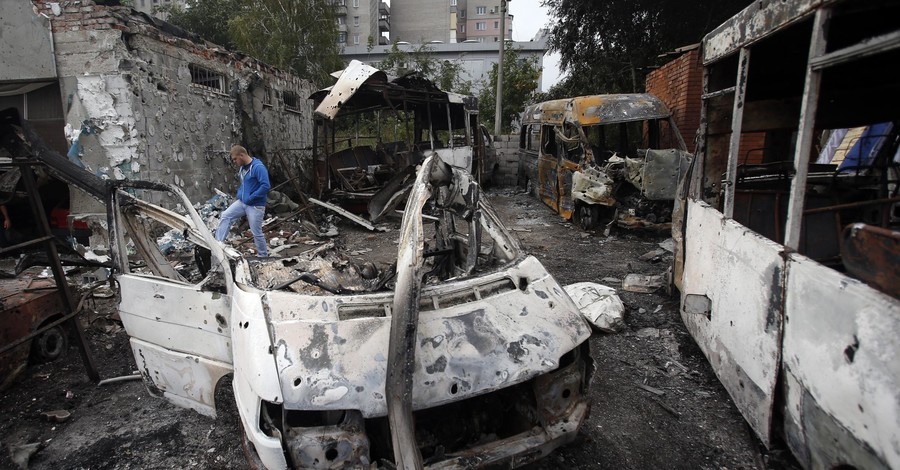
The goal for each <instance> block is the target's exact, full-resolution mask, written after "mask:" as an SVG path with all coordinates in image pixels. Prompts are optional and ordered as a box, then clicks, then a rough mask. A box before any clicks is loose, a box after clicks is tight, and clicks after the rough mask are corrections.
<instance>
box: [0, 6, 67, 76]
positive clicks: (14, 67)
mask: <svg viewBox="0 0 900 470" xmlns="http://www.w3.org/2000/svg"><path fill="white" fill-rule="evenodd" d="M54 77H56V64H55V63H54V62H53V44H52V42H51V40H50V20H49V19H48V18H47V17H46V16H42V15H36V14H34V12H33V11H32V7H31V4H30V3H27V2H23V1H21V0H0V82H4V81H23V80H37V79H47V78H54Z"/></svg>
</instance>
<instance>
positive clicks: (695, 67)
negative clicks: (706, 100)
mask: <svg viewBox="0 0 900 470" xmlns="http://www.w3.org/2000/svg"><path fill="white" fill-rule="evenodd" d="M645 86H646V89H647V93H651V94H653V95H655V96H657V97H659V99H661V100H662V102H663V103H665V104H666V106H668V107H669V110H670V111H671V112H672V117H673V119H674V121H675V125H676V126H678V130H679V131H680V132H681V135H682V137H684V143H685V144H686V145H687V149H688V151H689V152H691V153H693V152H694V146H695V144H696V142H695V136H696V135H697V128H698V127H699V126H700V105H701V101H700V95H701V94H702V92H703V65H702V64H701V63H700V49H699V48H695V49H693V50H690V51H687V52H685V53H684V54H682V55H681V56H679V57H678V58H676V59H675V60H672V61H671V62H669V63H667V64H665V65H663V66H662V67H660V68H658V69H656V70H654V71H653V72H650V74H648V75H647V80H646V83H645Z"/></svg>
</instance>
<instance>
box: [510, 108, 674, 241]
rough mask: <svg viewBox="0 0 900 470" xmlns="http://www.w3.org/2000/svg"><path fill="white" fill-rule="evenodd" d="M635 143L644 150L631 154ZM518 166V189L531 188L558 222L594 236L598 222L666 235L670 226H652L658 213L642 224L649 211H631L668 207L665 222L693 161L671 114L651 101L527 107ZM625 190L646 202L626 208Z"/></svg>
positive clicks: (657, 224) (662, 222)
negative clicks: (560, 219)
mask: <svg viewBox="0 0 900 470" xmlns="http://www.w3.org/2000/svg"><path fill="white" fill-rule="evenodd" d="M628 131H630V132H631V133H632V134H636V135H631V136H628V135H627V132H628ZM614 135H617V136H618V139H614V138H613V136H614ZM638 138H639V139H640V140H641V141H642V142H641V143H640V144H636V145H637V146H636V147H634V146H635V143H634V142H636V141H637V139H638ZM638 149H640V150H638ZM664 149H666V150H664ZM519 158H520V160H519V172H520V177H519V184H520V185H526V186H527V185H530V186H531V188H532V189H533V191H534V194H535V196H536V197H538V198H540V199H541V200H542V201H543V202H544V203H545V204H547V205H548V206H550V207H551V208H553V209H554V210H556V211H557V212H558V213H559V214H560V216H562V217H563V218H565V219H571V220H573V221H575V222H578V223H580V224H581V225H582V226H584V227H585V228H595V227H596V226H597V225H598V224H599V222H600V219H603V220H608V221H609V222H610V223H612V222H616V223H617V224H618V225H620V226H623V227H628V228H637V227H665V228H667V227H668V225H667V224H666V223H665V222H667V221H663V220H661V221H657V216H656V214H655V213H654V214H653V215H652V216H650V215H648V216H646V217H645V216H644V213H642V212H640V211H642V210H644V211H646V210H645V209H643V208H640V207H635V206H636V205H637V206H641V205H647V206H649V205H652V204H653V203H652V202H650V201H666V202H665V203H663V204H664V206H666V207H661V209H662V212H663V213H664V214H663V218H665V217H666V216H667V214H668V207H667V206H668V202H667V201H671V200H672V199H673V198H674V196H675V185H676V182H677V181H678V177H679V175H680V174H681V173H682V172H683V171H685V170H686V168H687V164H688V163H689V161H690V155H688V154H687V153H686V152H685V144H684V140H683V139H682V137H681V134H680V133H679V132H678V129H677V127H676V126H675V123H674V121H673V119H672V117H671V113H670V112H669V110H668V109H667V108H666V106H665V105H664V104H663V103H662V102H661V101H660V100H659V99H658V98H656V97H654V96H652V95H649V94H615V95H593V96H579V97H575V98H566V99H560V100H551V101H545V102H542V103H537V104H534V105H530V106H528V107H527V108H526V109H525V112H524V115H523V118H522V129H521V134H520V143H519ZM523 175H524V176H523ZM623 185H624V186H623ZM627 188H633V189H634V190H635V191H637V193H638V194H637V196H636V197H637V199H638V201H644V202H638V203H637V204H635V203H633V202H630V203H629V204H625V203H624V200H625V198H626V194H625V191H624V190H625V189H627ZM651 213H652V212H651ZM658 222H659V223H658Z"/></svg>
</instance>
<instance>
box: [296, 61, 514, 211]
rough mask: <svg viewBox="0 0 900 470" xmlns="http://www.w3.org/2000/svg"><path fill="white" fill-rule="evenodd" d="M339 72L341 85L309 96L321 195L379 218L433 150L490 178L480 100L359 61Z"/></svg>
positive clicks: (492, 164)
mask: <svg viewBox="0 0 900 470" xmlns="http://www.w3.org/2000/svg"><path fill="white" fill-rule="evenodd" d="M335 75H336V76H337V77H338V80H337V83H335V84H334V85H333V86H332V87H330V88H326V89H323V90H319V91H317V92H315V93H313V95H312V96H311V97H310V98H311V99H312V100H313V101H314V102H315V104H316V110H315V114H316V131H315V136H314V140H315V142H314V145H313V147H314V151H313V152H314V158H315V160H316V162H318V164H319V167H318V168H317V171H318V184H319V187H318V190H319V192H320V193H322V194H325V195H326V196H327V197H329V198H332V199H335V200H338V201H340V203H341V204H342V205H343V206H344V207H345V208H347V209H350V210H351V211H354V212H358V213H365V212H368V213H369V217H370V220H371V221H376V220H378V218H380V217H382V216H383V215H384V214H385V213H386V212H388V211H391V210H393V208H394V207H396V206H397V205H399V204H400V202H402V200H403V198H404V197H405V196H406V195H407V194H408V191H409V185H410V184H411V183H412V179H413V178H412V176H413V173H414V168H415V166H416V165H419V164H421V163H422V162H423V161H424V160H425V158H426V157H427V156H428V155H431V154H432V153H434V154H436V155H438V156H439V157H440V158H441V159H442V160H443V161H444V162H447V163H448V164H450V165H451V166H453V167H455V168H460V169H464V170H466V171H468V172H470V173H472V174H473V175H475V180H476V181H478V182H479V183H484V182H486V181H489V180H490V179H491V177H492V174H493V171H494V169H495V168H496V167H497V162H496V154H495V152H493V148H492V147H490V145H489V136H486V134H485V132H486V131H485V130H484V128H483V126H479V125H478V119H477V113H478V110H477V109H478V107H477V102H476V100H475V98H473V97H468V96H462V95H458V94H455V93H449V92H445V91H442V90H440V89H439V88H437V87H436V86H435V85H434V83H432V82H431V81H429V80H427V79H425V78H424V77H423V76H421V75H420V74H418V73H416V72H413V73H410V74H407V75H404V76H402V77H398V78H394V79H389V77H388V76H387V74H386V73H385V72H384V71H381V70H378V69H376V68H373V67H370V66H368V65H366V64H363V63H361V62H358V61H351V63H350V64H349V65H348V66H347V68H346V69H344V70H342V71H340V72H337V73H336V74H335ZM367 206H368V207H367Z"/></svg>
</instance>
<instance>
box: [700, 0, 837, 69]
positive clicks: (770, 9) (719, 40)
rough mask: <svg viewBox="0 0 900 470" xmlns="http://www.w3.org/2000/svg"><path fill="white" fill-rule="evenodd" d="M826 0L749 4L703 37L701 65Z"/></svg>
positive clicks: (780, 25) (820, 4)
mask: <svg viewBox="0 0 900 470" xmlns="http://www.w3.org/2000/svg"><path fill="white" fill-rule="evenodd" d="M829 3H834V2H833V1H828V0H783V1H777V2H753V3H752V4H750V6H748V7H747V8H745V9H744V10H743V11H741V12H740V13H738V14H737V15H734V16H733V17H731V18H729V19H728V20H727V21H725V22H724V23H722V24H721V25H720V26H719V27H718V28H716V29H714V30H712V31H711V32H709V33H708V34H707V35H706V36H705V37H704V38H703V46H702V51H703V65H708V64H709V63H711V62H715V61H717V60H719V59H722V58H723V57H726V56H728V55H731V54H733V53H735V52H737V50H738V49H740V48H741V47H744V46H747V45H749V44H750V43H753V42H755V41H758V40H760V39H762V38H763V37H766V36H767V35H769V34H771V33H772V32H773V31H777V30H779V29H782V28H784V27H785V26H787V25H789V24H793V23H795V22H797V21H799V20H802V19H803V18H804V15H808V14H809V13H811V12H812V11H814V10H815V9H816V8H818V7H820V6H822V5H825V4H829Z"/></svg>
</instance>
